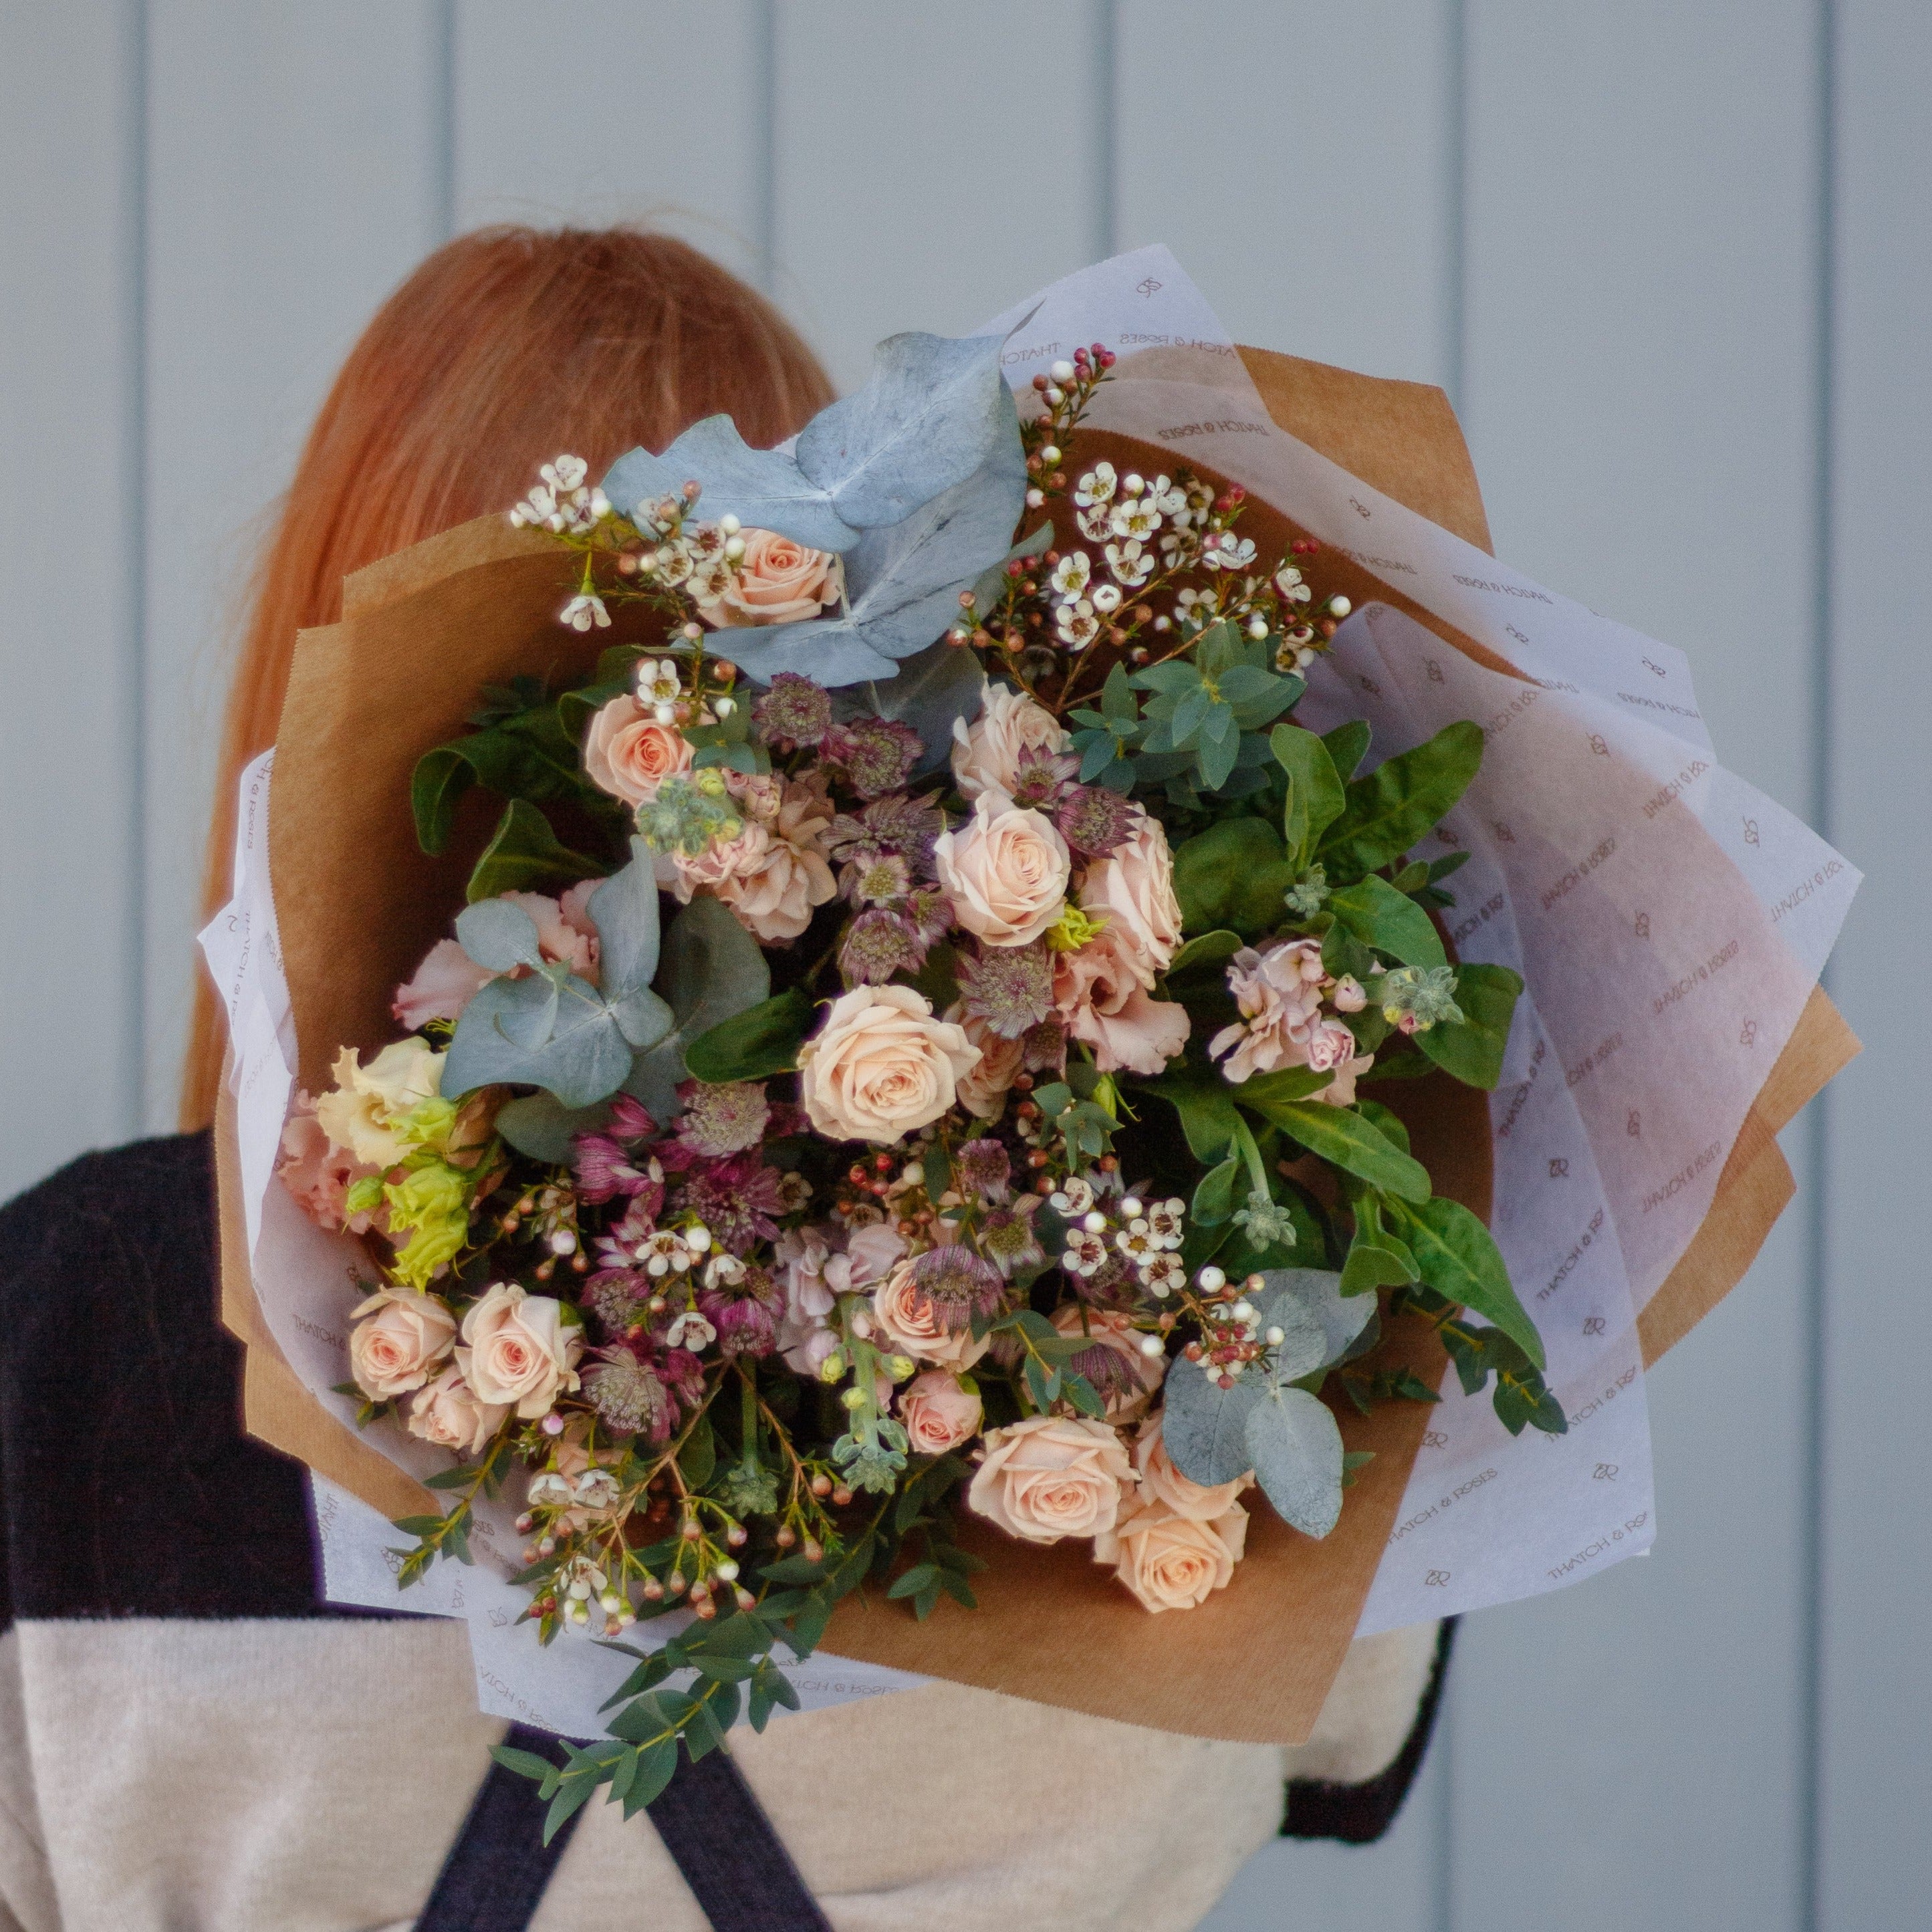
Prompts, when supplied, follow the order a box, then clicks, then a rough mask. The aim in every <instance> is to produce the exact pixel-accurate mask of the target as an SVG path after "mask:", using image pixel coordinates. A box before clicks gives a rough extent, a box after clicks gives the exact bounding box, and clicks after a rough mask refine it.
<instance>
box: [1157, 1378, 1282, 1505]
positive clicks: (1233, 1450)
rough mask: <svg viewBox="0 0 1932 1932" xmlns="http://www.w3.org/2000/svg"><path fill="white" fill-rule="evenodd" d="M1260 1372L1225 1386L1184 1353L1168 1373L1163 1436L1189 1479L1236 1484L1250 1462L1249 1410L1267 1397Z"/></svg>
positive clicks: (1162, 1412) (1175, 1464)
mask: <svg viewBox="0 0 1932 1932" xmlns="http://www.w3.org/2000/svg"><path fill="white" fill-rule="evenodd" d="M1263 1394H1264V1389H1263V1386H1262V1382H1261V1380H1260V1379H1259V1377H1254V1376H1242V1377H1241V1379H1240V1380H1239V1381H1238V1382H1236V1383H1235V1385H1234V1387H1233V1388H1228V1389H1224V1388H1222V1387H1221V1385H1220V1383H1219V1382H1217V1381H1216V1380H1215V1379H1214V1377H1212V1376H1210V1375H1209V1374H1208V1373H1207V1372H1206V1371H1205V1370H1204V1369H1203V1368H1202V1367H1201V1365H1200V1364H1199V1363H1198V1362H1190V1361H1189V1360H1188V1359H1187V1357H1186V1356H1185V1355H1184V1356H1182V1357H1181V1358H1180V1359H1179V1360H1178V1361H1176V1362H1175V1364H1174V1366H1173V1367H1172V1368H1171V1369H1169V1370H1168V1372H1167V1384H1166V1394H1165V1397H1164V1399H1163V1406H1162V1410H1161V1427H1160V1435H1161V1440H1162V1441H1163V1442H1164V1443H1166V1445H1167V1453H1168V1455H1169V1458H1170V1459H1171V1460H1172V1462H1173V1464H1174V1466H1175V1468H1176V1469H1178V1470H1179V1471H1180V1472H1181V1474H1182V1475H1184V1476H1185V1477H1187V1478H1188V1480H1189V1481H1190V1482H1196V1483H1199V1484H1203V1485H1204V1486H1206V1487H1212V1486H1213V1485H1214V1484H1216V1483H1232V1482H1233V1481H1235V1478H1237V1477H1238V1476H1243V1475H1246V1474H1247V1471H1248V1467H1249V1451H1248V1442H1247V1420H1248V1412H1249V1411H1250V1409H1253V1407H1254V1406H1255V1405H1256V1403H1258V1402H1259V1401H1260V1400H1262V1397H1263Z"/></svg>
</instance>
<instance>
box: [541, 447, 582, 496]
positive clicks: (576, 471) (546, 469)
mask: <svg viewBox="0 0 1932 1932" xmlns="http://www.w3.org/2000/svg"><path fill="white" fill-rule="evenodd" d="M537 474H538V475H539V476H541V478H543V480H544V481H545V482H546V483H547V484H549V485H550V487H551V488H552V489H553V490H556V492H557V493H558V494H559V496H561V495H562V494H563V493H565V491H567V490H576V489H580V488H581V487H583V479H584V478H585V477H586V476H587V475H589V474H590V466H589V463H586V462H585V461H584V460H583V458H582V457H580V456H559V458H557V459H556V461H555V462H553V463H544V465H543V466H542V467H541V469H538V472H537Z"/></svg>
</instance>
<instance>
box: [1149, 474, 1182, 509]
mask: <svg viewBox="0 0 1932 1932" xmlns="http://www.w3.org/2000/svg"><path fill="white" fill-rule="evenodd" d="M1147 493H1148V502H1151V504H1152V505H1154V508H1156V509H1157V510H1158V511H1160V514H1162V515H1163V517H1178V516H1183V515H1185V514H1186V513H1187V491H1186V490H1182V489H1179V488H1177V487H1175V482H1174V480H1173V478H1172V477H1168V476H1157V477H1156V478H1154V481H1152V482H1151V483H1150V484H1148V487H1147Z"/></svg>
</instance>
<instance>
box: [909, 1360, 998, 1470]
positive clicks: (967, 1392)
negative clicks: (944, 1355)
mask: <svg viewBox="0 0 1932 1932" xmlns="http://www.w3.org/2000/svg"><path fill="white" fill-rule="evenodd" d="M899 1420H900V1421H901V1422H903V1423H904V1424H905V1431H906V1434H907V1436H908V1437H910V1439H911V1442H912V1451H913V1454H914V1455H915V1456H944V1454H946V1452H947V1451H948V1450H949V1449H956V1448H959V1445H960V1444H961V1443H962V1442H971V1440H972V1439H973V1437H974V1434H975V1433H977V1430H978V1429H979V1427H980V1398H979V1397H978V1396H977V1394H975V1393H974V1391H972V1390H971V1389H969V1388H963V1387H962V1386H961V1385H960V1383H959V1379H957V1378H956V1376H950V1375H948V1374H947V1373H946V1372H945V1370H943V1369H929V1370H927V1371H926V1373H925V1374H924V1375H922V1376H914V1377H913V1379H912V1380H911V1381H910V1382H908V1383H907V1385H906V1386H905V1388H904V1391H902V1392H901V1394H900V1397H899Z"/></svg>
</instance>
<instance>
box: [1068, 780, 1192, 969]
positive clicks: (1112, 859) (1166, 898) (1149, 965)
mask: <svg viewBox="0 0 1932 1932" xmlns="http://www.w3.org/2000/svg"><path fill="white" fill-rule="evenodd" d="M1080 904H1081V909H1082V910H1083V911H1085V912H1090V913H1094V914H1096V915H1097V916H1105V918H1106V930H1107V932H1109V934H1110V935H1111V936H1112V940H1113V943H1114V945H1115V948H1116V949H1117V950H1118V951H1119V953H1121V956H1123V957H1124V958H1125V959H1130V960H1131V961H1132V962H1133V965H1134V968H1135V970H1136V972H1138V974H1139V976H1140V982H1141V984H1142V986H1152V985H1153V984H1154V975H1155V974H1157V973H1160V972H1164V971H1166V968H1167V967H1168V965H1169V963H1170V962H1172V959H1173V958H1174V956H1175V951H1176V950H1177V949H1178V947H1179V946H1180V944H1181V901H1179V900H1178V898H1175V895H1174V858H1173V855H1172V853H1170V852H1169V850H1168V846H1167V833H1166V831H1165V830H1164V829H1163V827H1162V826H1161V823H1160V820H1159V819H1157V818H1150V817H1148V814H1146V813H1145V812H1142V814H1141V815H1140V821H1139V823H1138V824H1136V826H1135V827H1134V829H1133V835H1132V836H1131V837H1130V838H1128V839H1127V841H1126V842H1125V843H1124V844H1120V845H1117V846H1116V847H1115V848H1114V850H1112V852H1111V853H1109V855H1108V856H1106V858H1104V859H1101V860H1100V861H1099V862H1098V863H1097V864H1095V865H1090V866H1088V868H1087V877H1086V879H1085V882H1084V883H1083V884H1082V886H1081V889H1080Z"/></svg>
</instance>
